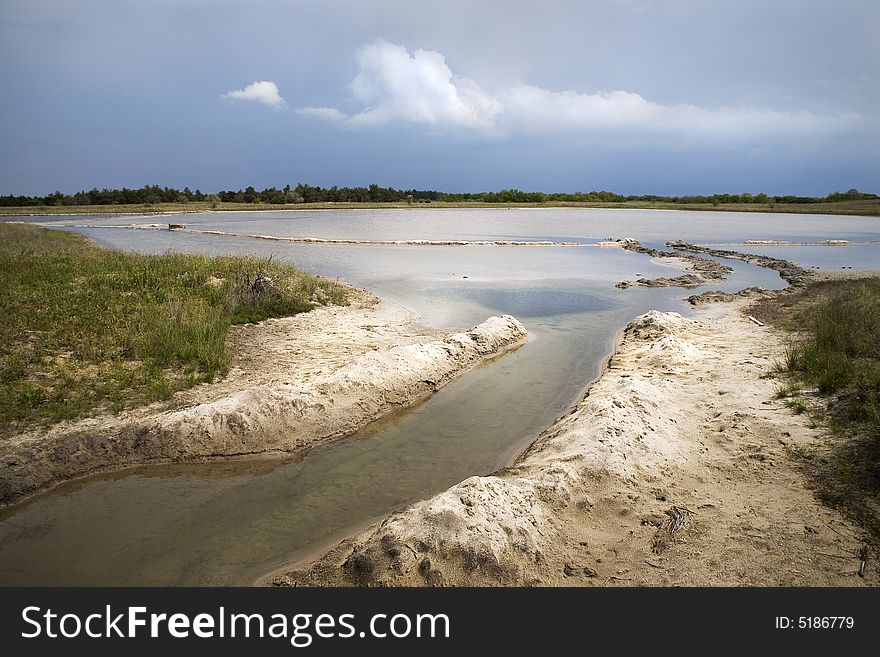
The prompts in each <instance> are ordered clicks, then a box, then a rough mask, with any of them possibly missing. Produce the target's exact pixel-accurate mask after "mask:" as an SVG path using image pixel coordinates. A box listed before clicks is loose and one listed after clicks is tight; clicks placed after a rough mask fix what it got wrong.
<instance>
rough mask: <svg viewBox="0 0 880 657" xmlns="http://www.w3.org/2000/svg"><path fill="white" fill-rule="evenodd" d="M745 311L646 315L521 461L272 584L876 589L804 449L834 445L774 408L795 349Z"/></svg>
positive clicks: (802, 420)
mask: <svg viewBox="0 0 880 657" xmlns="http://www.w3.org/2000/svg"><path fill="white" fill-rule="evenodd" d="M744 303H745V302H744V301H743V300H739V301H735V302H733V303H726V304H710V305H706V306H703V307H702V308H701V309H700V315H699V318H698V319H697V320H691V319H684V318H682V317H681V316H679V315H677V314H676V313H658V312H653V311H652V312H651V313H648V314H646V315H643V316H642V317H640V318H637V319H636V320H635V321H634V322H632V323H631V324H630V326H629V327H628V328H627V329H626V331H625V332H624V335H623V338H622V342H621V344H620V347H619V349H618V351H617V353H616V354H615V355H614V356H613V358H612V360H611V362H610V365H609V369H608V370H607V371H606V373H605V374H604V375H603V376H602V378H601V379H600V380H599V381H598V382H597V383H596V384H595V385H594V386H593V387H592V388H591V389H590V391H589V393H588V396H587V397H585V398H584V399H583V400H582V401H581V402H580V403H579V404H578V405H577V406H576V407H575V408H574V409H573V410H572V412H571V413H570V414H569V415H568V416H566V417H564V418H562V419H560V420H559V421H558V422H557V423H555V424H554V425H553V426H552V427H551V428H550V429H548V430H547V431H546V432H544V434H542V436H541V437H540V438H539V439H538V441H537V442H536V443H535V444H534V445H533V446H532V448H531V449H530V450H529V451H528V452H527V453H526V454H524V455H523V456H522V457H521V459H520V460H519V461H518V462H517V464H515V465H514V466H512V467H510V468H507V469H506V470H504V471H502V472H500V473H497V475H495V476H487V477H472V478H470V479H467V480H465V481H464V482H462V483H460V484H458V485H456V486H454V487H452V488H450V489H449V490H447V491H445V492H443V493H441V494H439V495H437V496H435V497H433V498H431V499H428V500H425V501H422V502H419V503H416V504H414V505H412V506H411V507H409V508H407V509H405V510H403V511H401V512H399V513H396V514H394V515H392V516H390V517H389V518H387V519H386V520H384V521H383V522H381V523H380V524H378V525H374V526H373V527H371V528H369V529H367V530H366V531H364V532H362V533H361V534H360V535H358V536H355V537H353V538H351V539H348V540H346V541H344V542H343V543H341V544H340V545H339V546H337V547H336V548H335V549H333V550H332V551H330V552H328V553H327V554H325V555H324V556H323V557H321V558H320V559H318V560H317V561H315V562H312V563H311V564H307V565H304V566H302V567H301V568H300V569H299V570H295V571H292V572H290V573H287V574H286V575H282V576H278V577H275V578H273V580H272V583H273V584H278V585H293V584H299V585H303V584H306V585H327V584H343V585H352V584H359V585H366V584H370V585H426V584H430V585H530V584H542V585H563V586H572V585H584V586H615V585H624V586H641V585H663V586H672V585H688V586H694V585H696V586H722V585H734V586H735V585H771V586H790V585H801V586H865V585H876V584H877V583H878V576H877V570H876V567H875V563H872V562H869V565H868V568H867V572H866V575H865V577H864V578H860V577H858V576H857V575H856V572H857V570H858V568H859V557H858V554H859V551H860V549H861V547H862V546H863V545H864V544H865V543H866V541H867V537H866V536H865V535H864V534H863V532H862V531H861V530H860V529H859V528H858V527H856V526H854V525H853V524H851V523H850V522H849V521H847V520H846V519H845V518H844V517H843V516H841V515H840V514H839V513H837V512H836V511H834V510H831V509H829V508H827V507H825V506H823V505H822V504H821V503H819V502H818V501H817V500H816V499H815V497H814V496H813V494H812V493H811V491H810V490H809V489H808V488H807V485H806V480H805V477H804V475H803V473H802V471H801V470H800V469H799V467H798V465H797V460H796V459H795V458H794V456H793V452H797V451H798V450H802V449H804V448H805V447H806V446H808V445H810V444H812V443H816V442H821V441H823V440H824V439H825V438H824V437H823V433H822V432H821V431H820V430H818V429H815V428H811V427H810V426H809V420H808V419H807V418H806V417H805V416H799V415H794V414H793V412H792V411H791V410H790V409H788V408H787V407H785V406H784V404H783V403H782V402H781V401H778V400H776V399H775V397H774V394H775V389H776V386H777V381H776V380H775V379H774V377H773V376H772V371H773V369H774V362H776V361H777V360H778V359H780V357H781V356H782V353H783V345H784V340H783V338H782V336H781V335H780V334H778V333H776V331H775V330H774V329H772V328H771V327H769V326H764V327H759V326H757V325H755V324H754V323H752V322H750V321H749V320H747V319H746V317H745V316H744V315H743V313H742V307H743V305H744Z"/></svg>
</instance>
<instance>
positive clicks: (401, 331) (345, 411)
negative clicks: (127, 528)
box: [0, 291, 527, 505]
mask: <svg viewBox="0 0 880 657" xmlns="http://www.w3.org/2000/svg"><path fill="white" fill-rule="evenodd" d="M353 295H354V299H353V302H352V304H351V305H350V306H348V307H344V308H343V307H324V308H318V309H316V310H313V311H312V312H309V313H304V314H301V315H297V316H295V317H290V318H284V319H274V320H268V321H266V322H263V323H261V324H258V325H249V326H245V327H241V328H240V329H238V330H236V331H235V332H234V333H233V335H232V337H231V340H232V348H233V350H234V351H235V353H236V360H235V362H234V366H233V368H232V370H231V371H230V373H229V375H228V376H227V377H226V378H225V379H224V380H223V381H221V382H219V383H215V384H209V385H202V386H198V387H196V388H193V389H191V390H189V391H185V392H182V393H179V394H178V395H175V397H174V398H173V399H172V400H170V402H168V403H164V404H155V405H152V406H148V407H146V408H142V409H137V410H134V411H130V412H127V413H124V414H120V415H118V416H102V417H96V418H89V419H86V420H81V421H78V422H68V423H63V424H59V425H56V426H54V427H52V428H50V429H48V430H37V431H31V432H28V433H24V434H21V435H18V436H16V437H14V438H11V439H9V440H7V441H3V442H2V443H0V463H2V464H3V467H2V468H0V505H5V504H10V503H13V502H15V501H18V500H20V499H21V498H22V497H24V496H26V495H28V494H32V493H35V492H38V491H41V490H44V489H46V488H49V487H51V486H52V485H54V484H57V483H60V482H62V481H65V480H69V479H72V478H75V477H79V476H83V475H87V474H91V473H95V472H99V471H106V470H113V469H119V468H122V467H127V466H131V465H136V464H144V463H159V462H177V461H194V460H205V459H211V458H228V457H241V456H250V455H256V454H259V455H271V454H292V453H298V452H302V451H304V450H307V449H310V448H312V447H316V446H318V445H322V444H325V443H327V442H330V441H332V440H335V439H339V438H342V437H345V436H348V435H351V434H352V433H354V432H356V431H357V430H359V429H361V428H363V427H364V426H366V425H367V424H368V423H370V422H372V421H373V420H376V419H379V418H381V417H383V416H385V415H388V414H389V413H393V412H395V411H398V410H400V409H402V408H405V407H407V406H410V405H412V404H415V403H417V402H419V401H421V400H423V399H425V398H426V397H428V396H429V395H431V394H432V393H434V392H435V391H437V390H438V389H439V388H441V387H442V386H444V385H446V384H447V383H448V382H449V381H451V380H453V379H454V378H456V377H457V376H459V375H461V374H462V373H464V372H466V371H467V370H469V369H471V368H473V367H475V366H476V365H479V364H480V363H482V362H485V361H486V360H488V359H491V358H495V357H497V356H500V355H501V354H503V353H505V352H507V351H509V350H511V349H514V348H516V347H518V346H519V345H521V344H523V343H524V342H525V340H526V338H527V335H526V331H525V329H524V328H523V326H522V325H521V324H520V323H519V322H518V321H517V320H516V319H514V318H513V317H510V316H507V315H505V316H502V317H490V318H489V319H487V320H486V321H485V322H483V323H482V324H480V325H478V326H476V327H474V328H473V329H471V330H469V331H467V332H464V333H455V334H452V335H444V334H441V333H439V332H437V331H433V330H430V329H426V328H424V327H422V326H420V325H419V324H418V323H417V322H416V321H415V318H414V317H413V315H411V314H410V313H409V312H408V311H406V310H404V309H402V308H400V307H398V306H395V305H393V304H391V303H388V302H385V301H379V300H378V299H377V298H376V297H374V296H373V295H371V294H369V293H368V292H365V291H354V292H353Z"/></svg>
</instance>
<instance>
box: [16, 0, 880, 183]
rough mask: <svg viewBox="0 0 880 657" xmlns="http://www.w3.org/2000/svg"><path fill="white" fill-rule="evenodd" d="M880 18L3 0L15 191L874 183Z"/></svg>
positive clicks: (518, 3) (761, 9)
mask: <svg viewBox="0 0 880 657" xmlns="http://www.w3.org/2000/svg"><path fill="white" fill-rule="evenodd" d="M878 23H880V3H877V2H875V1H874V0H867V1H856V0H842V1H837V2H829V1H823V2H816V1H810V0H803V1H783V0H761V1H753V0H737V1H736V2H733V1H731V2H712V3H707V2H703V1H699V0H656V1H648V0H645V1H639V0H630V1H622V2H621V1H620V0H614V1H613V2H612V1H611V0H606V1H600V2H583V1H579V2H574V1H572V2H552V1H549V0H548V1H545V2H543V3H535V2H531V1H525V0H513V1H510V0H508V1H505V2H500V1H490V2H473V1H472V0H468V1H464V0H451V1H449V0H448V1H445V2H442V3H437V2H433V3H428V2H413V1H412V0H406V1H404V0H373V1H371V2H355V1H354V0H349V1H342V0H324V1H323V2H320V3H319V2H288V1H285V2H282V1H281V0H254V1H252V2H248V3H241V2H233V1H231V0H156V1H154V2H151V3H144V2H139V1H135V0H92V1H91V2H88V3H70V2H65V1H62V0H51V1H50V0H6V1H5V2H4V6H3V9H2V11H0V62H2V63H0V83H2V84H3V88H4V94H3V95H2V97H0V140H2V143H3V145H4V148H3V150H2V154H0V181H2V185H0V187H2V189H0V193H46V192H47V191H51V190H52V189H55V188H60V189H63V190H74V189H78V188H81V187H91V186H93V185H99V186H101V185H108V186H114V185H141V184H144V183H148V182H157V183H159V184H171V185H185V184H188V185H190V186H201V187H202V188H203V189H215V188H218V187H229V186H234V187H239V186H242V185H247V184H255V185H258V186H259V185H270V184H284V183H286V182H295V181H297V180H302V181H309V182H313V183H316V184H364V183H368V182H372V181H376V182H380V183H382V184H390V185H399V186H416V187H434V188H444V189H469V190H473V189H489V188H493V187H500V186H519V187H527V188H543V189H547V190H560V189H566V190H570V189H587V188H594V187H607V188H614V189H617V190H620V191H626V192H638V191H651V192H664V191H669V192H676V193H679V192H689V191H693V192H698V191H700V192H701V191H709V190H730V191H741V190H745V189H752V190H758V189H763V190H766V191H768V192H779V193H783V192H786V193H788V192H790V193H827V192H828V191H832V190H833V189H840V188H845V187H850V186H858V187H861V188H866V189H874V190H877V189H878V188H880V173H878V172H880V155H878V154H877V153H880V148H878V146H880V139H878V120H877V109H876V108H877V107H878V106H880V80H878V71H880V66H878V64H880V45H878V43H880V41H878V40H877V39H876V38H875V36H874V35H873V34H872V33H871V30H872V27H873V26H876V25H877V24H878ZM377 39H384V40H385V41H386V42H387V43H388V44H392V45H394V46H399V47H400V48H402V49H403V51H404V52H406V53H407V57H409V58H410V59H412V60H413V61H415V58H416V51H417V50H421V51H423V52H425V53H431V52H434V53H440V54H441V55H442V56H443V57H444V58H445V59H444V65H445V66H446V67H447V68H448V70H449V72H450V73H451V75H452V76H455V77H454V78H453V83H452V91H454V92H455V94H457V95H455V94H453V95H450V89H449V88H448V87H445V86H443V85H442V84H440V85H439V86H438V85H436V84H434V83H435V82H436V80H435V79H434V78H432V77H430V76H428V77H426V78H422V79H421V82H422V83H423V84H422V87H421V88H419V94H416V95H412V94H409V95H408V94H407V93H406V90H404V91H403V92H400V93H398V92H392V91H389V89H391V87H388V86H387V85H386V86H383V84H384V83H378V82H377V80H378V81H379V82H381V79H380V77H381V75H382V74H383V71H384V72H387V70H386V69H384V68H382V66H379V67H378V68H376V67H375V66H374V67H373V69H372V72H373V74H374V75H373V77H369V76H367V77H361V84H360V86H358V85H357V84H355V85H352V83H353V81H355V80H357V79H358V76H359V75H360V76H364V70H365V69H364V64H363V61H361V60H359V59H358V53H359V52H362V50H361V49H362V48H363V47H364V46H368V45H369V44H374V43H376V40H377ZM400 61H401V62H402V61H403V60H402V59H401V60H400ZM404 63H405V62H404ZM374 64H375V62H374ZM380 64H381V62H380ZM420 64H422V65H424V67H427V69H430V70H437V68H436V64H437V62H436V60H432V59H431V57H427V58H423V61H421V62H420ZM432 66H433V67H434V69H431V67H432ZM404 74H405V73H404ZM376 75H379V76H380V77H376ZM441 77H442V76H441ZM253 81H259V82H260V84H261V85H262V86H260V87H252V86H251V87H249V85H252V83H253ZM441 81H442V80H441ZM386 82H387V81H386ZM269 84H273V85H275V87H274V91H273V88H271V87H269V86H268V85H269ZM389 84H391V83H389ZM249 88H250V91H248V89H249ZM230 90H238V91H239V92H241V94H243V96H242V97H250V98H251V99H256V100H260V101H261V102H256V103H247V102H239V103H233V102H224V101H222V100H221V99H220V97H221V96H222V95H223V94H227V93H229V92H230ZM258 92H259V93H258ZM624 94H625V95H624ZM276 96H277V98H278V99H279V100H275V98H276ZM282 97H283V99H284V100H285V101H286V102H287V105H288V107H287V108H286V109H285V108H284V107H283V105H282V103H281V102H280V98H282ZM425 98H431V99H432V100H431V103H430V106H428V105H425V104H424V103H423V102H422V100H421V99H425ZM462 99H463V102H464V105H462V104H460V103H459V101H460V100H462ZM266 104H273V105H275V106H276V107H267V106H266ZM297 108H299V109H300V110H302V109H303V108H310V109H306V111H305V115H303V113H302V112H300V113H298V112H297V111H296V109H297ZM357 117H360V118H357ZM321 118H323V119H329V120H330V121H329V122H327V121H322V120H320V119H321ZM600 119H601V120H600ZM352 122H353V123H354V124H358V123H360V124H361V125H360V127H359V128H358V127H357V126H356V125H354V126H348V125H346V124H347V123H352ZM367 124H369V125H367ZM450 127H454V128H456V129H455V130H450V129H449V128H450ZM458 128H462V129H458ZM648 128H650V129H648ZM658 128H659V129H658ZM490 130H491V131H494V134H493V135H492V138H488V137H487V132H488V131H490Z"/></svg>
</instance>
